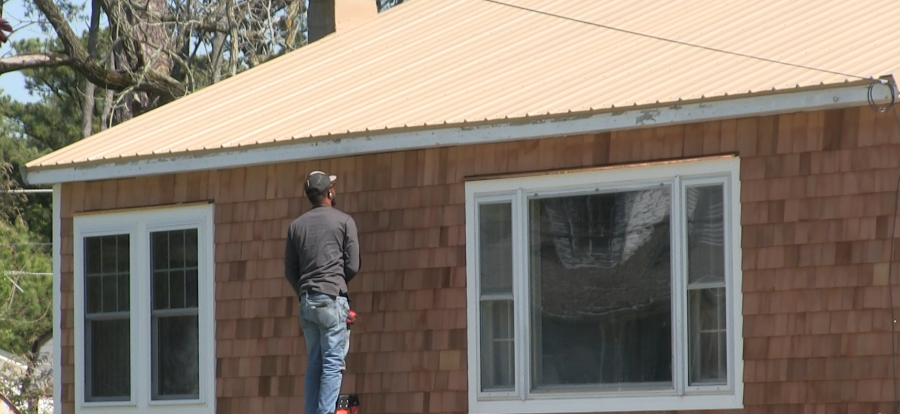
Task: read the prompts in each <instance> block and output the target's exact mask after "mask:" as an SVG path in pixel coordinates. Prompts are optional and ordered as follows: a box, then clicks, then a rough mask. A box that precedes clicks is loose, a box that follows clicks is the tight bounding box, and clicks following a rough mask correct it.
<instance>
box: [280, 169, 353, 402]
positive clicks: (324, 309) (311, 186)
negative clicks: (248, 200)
mask: <svg viewBox="0 0 900 414" xmlns="http://www.w3.org/2000/svg"><path fill="white" fill-rule="evenodd" d="M336 179H337V177H336V176H333V175H331V176H329V175H328V174H325V173H324V172H322V171H313V172H311V173H309V175H308V176H307V177H306V182H305V183H304V190H305V191H306V197H307V198H309V201H310V202H311V203H312V205H313V208H312V209H311V210H309V211H307V212H306V213H304V214H302V215H301V216H300V217H298V218H297V219H296V220H294V221H293V222H292V223H291V225H290V227H289V228H288V234H287V246H286V248H285V253H284V275H285V277H286V278H287V280H288V282H290V284H291V287H293V288H294V291H295V292H297V295H298V296H299V297H300V327H301V328H303V335H304V337H305V338H306V351H307V353H308V354H309V356H308V358H309V359H308V364H307V366H306V383H305V384H304V385H305V393H306V396H305V400H304V404H305V409H306V414H331V413H334V411H335V405H336V404H337V399H338V394H339V393H340V390H341V375H342V371H343V370H344V358H345V357H346V355H347V350H348V349H349V345H348V344H349V339H350V338H349V330H348V328H347V323H348V322H349V319H348V315H349V312H350V305H349V302H348V299H347V297H348V292H347V282H349V281H350V279H352V278H353V276H355V275H356V273H357V272H358V271H359V241H358V236H357V229H356V222H354V221H353V218H351V217H350V216H349V215H347V214H345V213H343V212H341V211H340V210H337V209H336V208H334V206H335V190H334V180H336Z"/></svg>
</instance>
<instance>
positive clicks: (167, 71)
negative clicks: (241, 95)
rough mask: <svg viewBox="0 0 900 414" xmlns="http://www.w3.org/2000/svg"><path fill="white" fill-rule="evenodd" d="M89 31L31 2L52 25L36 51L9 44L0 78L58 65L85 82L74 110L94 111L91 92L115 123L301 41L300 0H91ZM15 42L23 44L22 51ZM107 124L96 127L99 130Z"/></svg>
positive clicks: (60, 10)
mask: <svg viewBox="0 0 900 414" xmlns="http://www.w3.org/2000/svg"><path fill="white" fill-rule="evenodd" d="M89 4H90V6H89V7H90V16H91V17H90V23H89V27H88V30H87V33H86V34H84V35H83V36H78V35H76V34H75V33H74V32H73V30H72V26H71V25H70V20H71V18H72V17H73V16H74V15H75V14H77V13H76V12H77V9H78V8H77V7H76V6H74V5H72V4H69V3H65V2H64V0H63V1H61V2H60V1H57V2H55V1H54V0H34V6H35V9H34V10H33V12H32V16H33V17H34V18H35V19H36V20H37V21H38V22H39V23H45V24H46V25H48V27H52V34H53V35H54V39H53V40H52V41H50V42H46V43H45V44H44V45H43V46H44V47H42V48H33V47H31V48H21V47H17V48H16V51H17V53H16V54H15V55H14V56H10V57H5V58H0V74H2V73H6V72H10V71H20V70H27V69H37V68H42V69H50V68H61V67H66V68H69V69H70V70H72V71H74V72H77V73H78V74H79V75H80V76H83V77H84V79H85V83H84V84H83V85H82V86H80V88H81V89H82V91H84V92H85V94H84V99H83V101H82V103H80V104H79V105H78V106H79V107H80V108H82V109H83V113H84V114H87V115H86V116H85V117H84V118H83V119H82V125H81V127H82V135H85V136H86V135H89V134H90V133H91V132H92V131H93V130H94V129H95V128H94V127H93V126H92V125H90V124H92V123H93V122H92V118H93V113H94V112H95V108H94V100H95V98H96V95H95V93H94V86H93V85H97V86H98V87H100V88H103V89H106V90H108V91H110V92H111V93H106V92H104V93H102V94H101V96H103V97H104V98H106V99H103V102H104V104H105V105H106V106H105V107H104V108H103V109H102V110H100V111H99V112H100V113H101V117H102V115H103V114H106V115H107V117H106V118H107V119H108V121H109V123H115V122H121V121H123V120H125V119H128V118H130V117H132V116H134V115H136V114H139V113H141V112H144V111H146V110H148V109H150V108H153V107H155V106H157V105H159V104H162V103H165V102H168V101H171V100H173V99H176V98H178V97H180V96H183V95H185V94H187V93H190V92H192V91H195V90H197V89H200V88H202V87H204V86H206V85H208V84H211V83H215V82H218V81H219V80H221V79H223V78H224V77H227V76H232V75H234V74H236V73H238V72H240V71H242V70H244V69H246V68H249V67H253V66H256V65H258V64H260V63H262V62H265V61H266V60H268V59H270V58H272V57H274V56H277V55H280V54H282V53H284V52H286V51H290V50H293V49H296V48H298V47H300V46H302V45H303V44H305V42H306V40H305V24H304V21H305V11H306V2H305V0H226V1H216V0H186V1H166V0H92V2H90V3H89ZM20 46H21V45H20ZM105 125H107V124H104V126H105Z"/></svg>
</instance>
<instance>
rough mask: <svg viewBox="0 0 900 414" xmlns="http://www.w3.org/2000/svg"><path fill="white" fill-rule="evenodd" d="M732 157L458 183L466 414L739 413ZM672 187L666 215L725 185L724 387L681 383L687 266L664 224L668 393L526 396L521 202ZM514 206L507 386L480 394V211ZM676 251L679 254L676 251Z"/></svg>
mask: <svg viewBox="0 0 900 414" xmlns="http://www.w3.org/2000/svg"><path fill="white" fill-rule="evenodd" d="M739 177H740V159H739V158H738V157H732V156H727V157H716V158H706V159H692V160H680V161H669V162H658V163H647V164H636V165H628V166H617V167H603V168H596V169H590V170H580V171H573V172H560V173H549V174H541V175H533V176H516V177H510V178H498V179H486V180H478V181H469V182H467V183H466V189H465V191H466V223H467V224H466V263H467V264H466V275H467V276H466V286H467V288H466V289H467V326H468V329H467V331H468V338H467V339H468V348H469V350H470V351H469V352H468V353H467V354H468V366H469V370H468V380H469V381H468V383H469V392H468V397H469V410H470V412H472V413H508V414H513V413H516V414H519V413H521V414H524V413H561V412H562V413H572V412H608V411H660V410H667V411H668V410H673V411H674V410H703V409H735V408H743V393H744V385H743V342H742V337H741V334H742V329H743V317H742V315H741V309H742V308H741V306H742V300H741V280H742V274H741V243H740V240H741V227H740V217H741V206H740V178H739ZM660 182H666V183H669V185H671V186H672V187H671V188H672V211H671V213H670V214H671V216H672V217H680V216H681V215H683V214H684V213H683V207H682V204H683V201H682V198H683V194H684V192H685V188H686V187H688V186H696V185H703V184H711V183H717V184H718V183H721V184H723V185H724V202H725V207H724V210H725V211H724V214H725V217H724V222H725V240H726V241H728V243H726V246H725V269H726V295H727V296H726V303H727V316H726V317H727V320H726V323H727V326H728V333H727V338H728V340H727V342H728V358H727V364H728V378H727V384H725V385H722V384H719V385H710V386H689V385H688V369H687V367H688V363H689V361H688V352H689V351H688V349H687V348H688V346H687V335H688V332H687V330H688V320H687V293H686V292H687V280H686V276H685V275H686V272H687V263H686V260H685V258H684V257H681V256H683V254H678V253H676V247H675V246H676V243H678V244H684V242H683V240H686V239H685V238H686V237H687V236H686V234H685V233H686V232H685V230H684V226H685V221H684V220H681V221H676V220H672V235H671V237H672V246H673V252H672V279H673V280H672V289H673V295H672V298H673V299H672V308H673V309H672V332H673V344H672V352H673V360H672V364H673V370H672V375H673V387H672V389H666V390H657V389H654V390H627V391H589V392H578V391H561V392H556V393H553V392H547V391H541V392H532V391H531V389H532V385H531V379H530V376H531V372H532V362H531V360H530V359H531V357H530V355H531V347H532V345H531V340H530V338H531V334H532V332H531V329H532V327H531V326H529V320H530V316H529V315H530V313H529V311H530V310H529V303H530V300H529V296H530V292H529V290H530V283H529V277H530V276H529V274H530V272H529V271H528V269H529V260H528V254H527V252H528V246H529V241H528V237H529V235H528V223H529V221H528V208H527V207H528V202H529V200H530V199H532V198H533V197H538V196H540V197H544V196H547V195H551V194H558V195H567V194H573V195H574V194H584V193H585V192H587V191H594V190H596V189H600V190H603V191H607V190H617V189H621V190H628V189H630V188H634V187H642V186H643V187H644V188H646V185H647V184H648V183H660ZM503 200H506V201H509V202H511V203H512V214H513V216H512V229H513V234H512V240H513V297H514V301H515V302H514V304H513V309H514V319H515V322H514V335H515V341H516V342H515V357H514V359H515V389H514V390H513V391H502V392H482V391H481V389H482V386H481V348H480V344H481V338H480V335H481V315H480V312H481V310H480V295H481V293H480V280H479V270H478V268H479V261H478V251H479V250H478V234H479V233H478V228H477V225H478V223H479V219H478V206H479V204H481V203H484V202H487V203H496V202H498V201H503ZM677 249H679V252H681V251H682V250H681V249H680V248H677Z"/></svg>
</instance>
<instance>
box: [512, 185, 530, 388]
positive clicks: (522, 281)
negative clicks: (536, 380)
mask: <svg viewBox="0 0 900 414" xmlns="http://www.w3.org/2000/svg"><path fill="white" fill-rule="evenodd" d="M526 202H527V201H526V198H525V193H524V191H522V189H521V188H519V189H518V190H517V192H516V196H515V198H514V199H513V204H512V207H513V223H512V224H513V227H512V231H513V297H514V298H515V300H514V301H513V303H514V306H515V307H514V309H515V326H516V331H515V338H516V357H515V364H516V392H517V394H518V396H519V398H520V399H521V400H524V399H525V398H526V396H527V394H528V390H529V389H530V388H531V382H530V381H529V378H530V377H531V362H530V361H531V358H530V357H529V355H531V353H530V352H531V351H530V349H531V341H530V340H529V326H528V325H529V320H530V318H529V316H528V315H529V309H528V308H529V302H528V286H529V283H528V281H529V280H530V279H529V277H528V263H527V261H528V235H527V233H528V232H527V231H526V230H527V228H528V208H527V204H526Z"/></svg>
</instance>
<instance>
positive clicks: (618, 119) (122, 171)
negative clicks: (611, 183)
mask: <svg viewBox="0 0 900 414" xmlns="http://www.w3.org/2000/svg"><path fill="white" fill-rule="evenodd" d="M869 85H870V84H869V83H864V84H862V83H857V84H851V85H842V86H837V87H831V88H821V89H813V90H808V89H807V90H798V91H796V92H787V93H776V94H765V95H757V96H743V97H739V98H734V99H724V100H714V101H700V102H694V103H686V104H681V103H678V102H675V103H672V104H670V106H660V107H656V108H640V109H624V110H620V111H611V112H604V113H599V114H595V115H589V116H583V115H579V116H571V117H566V116H559V117H555V118H541V119H534V120H530V119H528V118H523V119H517V120H515V121H507V122H498V123H492V124H480V125H468V126H467V125H464V126H453V127H434V128H433V129H424V130H416V131H404V130H400V131H398V132H395V133H387V134H372V135H362V136H356V137H348V138H334V139H329V140H302V139H301V140H296V141H291V142H286V143H284V144H282V145H268V146H260V147H247V148H246V149H239V150H233V151H224V152H215V153H185V154H169V155H160V156H158V157H155V158H145V159H137V160H121V161H115V160H109V161H106V162H102V163H97V164H89V165H74V166H61V167H58V168H56V167H48V168H41V169H37V170H34V171H28V169H25V168H23V173H24V174H23V175H25V179H26V181H27V182H28V184H29V185H38V184H55V183H67V182H77V181H92V180H105V179H116V178H125V177H137V176H146V175H157V174H169V173H178V172H189V171H203V170H213V169H221V168H235V167H245V166H250V165H260V164H272V163H277V162H288V161H302V160H312V159H322V158H331V157H341V156H349V155H359V154H369V153H377V152H388V151H403V150H412V149H422V148H433V147H444V146H455V145H466V144H477V143H492V142H504V141H515V140H522V139H533V138H545V137H553V136H564V135H576V134H586V133H598V132H607V131H614V130H623V129H634V128H644V127H653V126H664V125H673V124H683V123H691V122H704V121H714V120H719V119H728V118H741V117H750V116H761V115H770V114H775V113H785V112H804V111H815V110H822V109H835V108H845V107H853V106H862V105H866V104H868V88H869ZM873 93H874V94H875V96H874V98H875V101H876V102H884V101H888V100H890V90H889V88H874V90H873Z"/></svg>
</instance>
